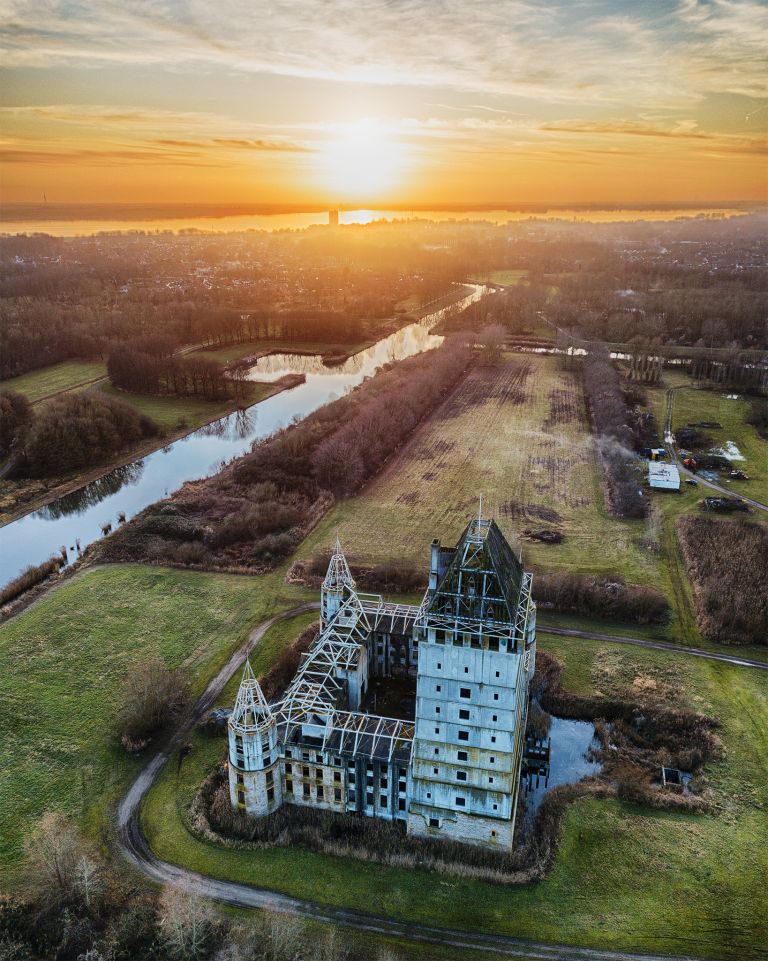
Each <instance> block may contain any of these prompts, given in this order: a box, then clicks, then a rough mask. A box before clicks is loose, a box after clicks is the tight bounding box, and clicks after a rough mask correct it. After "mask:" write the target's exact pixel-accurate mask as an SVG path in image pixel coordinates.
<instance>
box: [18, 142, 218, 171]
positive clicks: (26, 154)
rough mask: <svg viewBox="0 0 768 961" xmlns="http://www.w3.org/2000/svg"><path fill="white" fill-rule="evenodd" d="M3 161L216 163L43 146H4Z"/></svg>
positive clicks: (136, 152)
mask: <svg viewBox="0 0 768 961" xmlns="http://www.w3.org/2000/svg"><path fill="white" fill-rule="evenodd" d="M0 163H7V164H12V163H15V164H25V165H43V166H55V167H64V166H69V165H75V166H78V167H80V166H96V167H114V166H130V165H132V164H137V163H138V164H152V165H153V166H173V167H213V166H218V164H216V163H213V162H211V161H210V160H203V159H195V158H193V157H187V156H184V155H180V154H178V153H173V154H170V153H164V152H162V151H153V150H140V149H134V148H108V147H105V148H104V149H94V148H86V147H73V148H68V149H63V150H46V149H43V148H39V147H34V146H28V147H18V146H17V147H0Z"/></svg>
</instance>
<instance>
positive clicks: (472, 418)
mask: <svg viewBox="0 0 768 961" xmlns="http://www.w3.org/2000/svg"><path fill="white" fill-rule="evenodd" d="M481 493H482V494H483V495H484V497H485V503H486V509H487V510H488V512H491V511H492V512H493V513H494V514H495V516H496V519H497V520H498V521H499V523H500V525H501V526H502V527H503V528H504V529H505V531H506V532H507V534H508V536H509V537H510V539H511V540H512V541H513V542H516V544H517V546H519V547H521V548H522V551H523V558H524V561H525V564H526V565H527V566H529V567H533V569H534V570H540V571H549V570H570V571H577V572H581V573H595V574H613V573H617V572H618V573H620V574H621V575H623V576H624V577H625V579H626V580H627V581H629V582H633V583H639V584H648V585H651V586H655V587H659V588H660V589H661V590H663V591H664V592H665V594H667V596H668V597H669V599H670V602H671V603H672V605H673V610H674V616H673V619H672V621H671V623H670V625H668V627H667V628H665V630H664V636H667V637H669V638H673V639H675V640H688V641H698V640H699V636H698V632H697V631H696V628H695V621H694V617H693V610H692V604H691V598H690V589H689V587H688V586H687V580H686V579H685V576H684V573H683V572H682V566H681V562H680V560H679V556H678V554H679V552H678V548H677V542H676V539H675V537H674V529H673V521H674V518H675V517H676V516H677V514H678V513H679V512H680V511H683V510H688V509H691V508H692V507H693V506H694V505H695V504H696V502H697V500H698V498H699V496H700V495H698V494H697V493H696V492H692V491H690V490H689V489H688V488H686V489H685V491H684V492H683V493H682V494H680V495H676V496H675V497H674V498H666V499H659V500H658V501H655V503H657V505H658V514H659V518H658V524H657V526H658V528H659V531H658V538H659V540H660V541H661V542H662V546H663V548H664V550H663V551H653V550H649V549H648V548H647V547H645V546H643V543H642V542H643V539H644V537H645V535H646V534H647V533H649V527H650V526H651V524H652V523H655V522H644V521H626V520H620V519H617V518H615V517H613V516H611V515H610V514H608V512H607V511H606V509H605V505H604V498H603V491H602V477H601V471H600V469H599V467H598V465H597V462H596V459H595V452H594V447H593V443H592V439H591V436H590V433H589V428H588V425H587V420H586V411H585V406H584V399H583V392H582V390H581V387H580V385H579V383H578V381H577V380H576V375H575V374H574V372H572V371H567V370H562V369H561V368H560V365H559V361H558V360H557V359H556V358H552V357H526V358H521V357H513V358H511V359H507V360H506V361H505V362H504V363H503V364H502V365H501V366H500V367H498V368H477V369H475V370H473V371H472V373H471V374H470V375H469V377H468V378H467V379H466V381H465V382H464V383H463V384H462V386H461V387H460V388H459V390H458V391H457V392H455V393H454V394H453V395H452V397H451V398H450V399H449V400H448V401H447V403H446V404H445V405H444V406H443V407H442V408H441V409H440V410H439V411H438V412H437V414H436V415H435V416H434V417H432V418H430V419H429V420H428V421H427V422H426V423H425V424H424V425H423V426H422V427H421V428H420V429H419V430H418V431H417V432H416V434H415V435H414V437H413V438H412V440H411V442H410V443H409V444H408V445H407V446H406V447H405V448H404V449H403V450H402V451H401V452H400V454H399V455H398V456H397V457H395V458H393V459H392V461H391V462H390V463H389V464H388V465H387V467H386V469H385V471H384V472H383V473H382V474H381V475H380V476H379V477H378V478H376V479H375V480H374V481H373V482H372V483H371V484H370V485H369V486H368V487H366V488H365V490H364V491H363V492H362V493H361V494H360V495H359V496H357V497H354V498H351V499H349V500H345V501H341V502H340V503H338V504H337V505H336V507H335V508H334V509H333V510H332V511H330V513H329V514H328V515H326V517H325V518H324V519H323V520H322V521H321V522H320V524H319V525H318V526H317V528H316V529H315V531H314V532H313V533H312V534H311V535H310V537H309V538H308V539H307V541H305V543H304V544H303V545H302V547H301V548H300V552H299V553H300V556H303V557H306V556H309V555H311V554H313V553H315V552H316V551H319V550H321V549H322V548H325V547H327V546H328V544H330V543H332V541H333V538H334V536H335V532H336V530H338V531H339V532H340V535H341V539H342V543H343V544H344V547H345V549H346V550H347V551H348V553H349V554H350V556H352V557H353V558H354V559H361V560H368V561H373V562H381V561H384V560H388V559H391V558H393V557H404V558H405V559H406V560H408V561H412V562H414V563H416V564H418V565H420V566H423V565H425V564H426V563H428V551H429V544H430V542H431V540H432V538H433V537H439V538H440V539H441V540H443V542H444V543H453V542H455V540H456V538H457V537H458V536H459V534H460V533H461V531H462V529H463V527H464V525H465V524H466V522H467V520H468V519H469V517H470V516H471V515H472V514H473V513H474V512H475V511H476V510H477V506H478V498H479V495H480V494H481ZM549 527H554V528H556V529H558V530H560V531H562V532H563V533H564V535H565V540H564V541H563V543H562V544H559V545H547V544H541V543H538V542H532V541H529V540H527V539H525V537H524V535H522V532H523V531H524V530H526V529H534V530H536V529H541V528H549ZM608 633H609V631H608Z"/></svg>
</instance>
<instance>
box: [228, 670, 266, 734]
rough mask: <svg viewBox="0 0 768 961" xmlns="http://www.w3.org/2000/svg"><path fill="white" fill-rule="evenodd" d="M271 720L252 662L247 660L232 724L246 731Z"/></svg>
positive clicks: (231, 719)
mask: <svg viewBox="0 0 768 961" xmlns="http://www.w3.org/2000/svg"><path fill="white" fill-rule="evenodd" d="M271 719H272V711H271V710H270V707H269V704H267V699H266V698H265V697H264V692H263V691H262V689H261V685H260V684H259V682H258V681H257V680H256V675H255V674H254V673H253V668H252V667H251V662H250V661H249V660H248V659H247V658H246V661H245V668H244V669H243V678H242V680H241V681H240V688H239V689H238V692H237V698H236V699H235V706H234V708H233V710H232V716H231V717H230V724H232V725H233V726H235V727H237V728H242V729H244V730H248V729H250V730H253V729H255V728H258V727H261V726H262V725H264V724H266V723H268V722H269V721H270V720H271Z"/></svg>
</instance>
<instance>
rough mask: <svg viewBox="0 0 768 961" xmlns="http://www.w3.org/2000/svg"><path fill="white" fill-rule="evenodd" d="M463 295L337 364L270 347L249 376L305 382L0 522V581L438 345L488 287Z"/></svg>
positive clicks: (91, 536) (84, 540) (83, 543)
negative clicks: (447, 322)
mask: <svg viewBox="0 0 768 961" xmlns="http://www.w3.org/2000/svg"><path fill="white" fill-rule="evenodd" d="M465 286H466V288H467V291H468V293H467V296H466V297H464V298H463V299H462V300H460V301H458V303H455V304H452V305H450V306H448V307H443V308H440V309H438V310H436V311H435V312H434V313H431V314H427V315H426V316H425V317H423V318H422V319H421V320H419V321H417V322H415V323H412V324H408V325H407V326H405V327H402V328H401V329H400V330H398V331H396V332H395V333H394V334H391V335H390V336H388V337H384V338H383V339H382V340H380V341H378V343H376V344H374V345H373V346H372V347H369V348H367V349H366V350H363V351H360V353H358V354H354V355H353V356H352V357H350V358H349V359H348V360H347V361H346V362H344V363H343V364H338V365H335V366H329V365H327V364H325V363H324V362H323V359H322V357H321V356H320V355H315V356H309V357H308V356H303V355H298V354H276V355H273V356H270V357H265V358H262V359H260V360H259V361H257V362H256V363H255V364H254V365H253V367H252V368H251V369H250V377H251V379H252V380H261V381H271V380H277V379H278V378H280V377H282V376H283V375H284V374H289V373H302V374H305V375H306V380H305V382H304V383H302V384H299V385H298V386H296V387H293V388H291V389H290V390H285V391H283V392H282V393H279V394H276V395H275V396H274V397H270V398H268V399H267V400H264V401H262V402H261V403H259V404H255V405H254V406H252V407H249V408H248V409H247V410H244V411H239V412H237V413H234V414H230V415H229V416H228V417H223V418H222V419H221V420H218V421H215V422H214V423H213V424H209V425H207V426H206V427H203V428H201V429H200V430H197V431H195V432H194V433H192V434H189V435H188V436H187V437H184V438H182V439H181V440H178V441H175V442H174V443H173V444H169V445H168V446H167V447H164V448H162V449H161V450H157V451H155V452H154V453H152V454H150V455H149V456H147V457H143V458H141V459H140V460H136V461H134V462H133V463H131V464H128V465H126V466H125V467H119V468H116V469H115V470H111V471H109V472H107V473H105V474H104V475H103V476H101V477H100V478H98V480H95V481H93V482H92V483H90V484H87V485H85V486H84V487H82V488H80V489H79V490H77V491H75V492H73V493H72V494H68V495H66V496H64V497H60V498H58V499H57V500H55V501H53V502H52V503H51V504H49V505H48V506H47V507H44V508H42V509H41V510H37V511H34V512H32V513H29V514H26V515H25V516H24V517H21V518H19V520H17V521H14V522H13V523H11V524H6V526H5V527H2V528H0V584H5V583H7V582H8V581H9V580H11V578H13V577H15V576H16V575H17V574H18V573H19V572H20V571H21V570H23V569H24V568H25V567H27V566H29V565H30V564H40V563H42V562H43V561H44V560H46V558H48V557H50V556H51V555H52V554H57V553H58V552H59V549H60V548H61V547H62V546H65V547H66V548H67V550H68V554H69V560H70V561H73V560H75V559H76V558H77V556H78V554H77V550H76V547H75V545H76V542H77V541H79V543H80V548H81V550H82V549H84V548H85V547H87V546H88V545H89V544H91V543H93V542H94V541H95V540H97V539H98V538H99V537H101V536H102V532H101V529H102V525H103V524H106V523H111V524H113V525H115V526H116V524H117V516H118V513H119V512H123V513H124V514H125V515H126V517H127V518H128V519H130V518H131V517H133V516H134V515H135V514H137V513H138V512H139V511H141V510H143V509H144V508H145V507H148V506H149V505H150V504H152V503H154V502H155V501H158V500H161V499H162V498H164V497H167V496H168V495H169V494H172V493H173V491H175V490H177V489H178V488H179V487H180V486H181V485H182V484H184V483H185V482H186V481H190V480H195V479H197V478H201V477H207V476H209V475H211V474H213V473H215V472H216V471H217V470H219V469H220V468H221V467H222V465H223V464H225V463H227V462H228V461H230V460H232V459H234V458H236V457H241V456H242V455H243V454H246V453H248V451H249V450H250V449H251V446H252V445H253V444H254V442H257V441H259V440H262V439H263V438H264V437H267V436H268V435H269V434H271V433H273V432H274V431H276V430H278V429H279V428H281V427H285V426H287V425H288V424H290V423H291V422H292V421H294V420H301V419H303V418H304V417H306V416H307V414H310V413H312V411H314V410H317V408H318V407H322V405H323V404H327V403H328V402H329V401H331V400H334V399H336V398H338V397H341V396H342V394H344V393H346V391H348V390H350V389H351V388H353V387H355V386H357V385H358V384H359V383H361V382H362V381H363V380H364V379H365V378H366V377H369V376H370V375H371V374H373V372H374V371H375V370H376V368H378V367H380V366H381V365H382V364H386V363H393V362H397V361H400V360H404V359H405V358H406V357H411V356H412V355H414V354H419V353H421V352H422V351H425V350H429V349H430V348H432V347H437V346H439V344H441V343H442V341H443V338H442V337H440V336H438V335H436V334H433V333H432V328H433V327H434V326H435V325H436V324H437V323H438V322H439V321H440V320H441V319H442V318H443V317H444V316H445V314H446V312H447V311H450V310H457V309H461V308H462V307H466V306H467V305H468V304H470V303H472V302H474V301H476V300H478V299H479V298H480V297H481V296H482V295H483V293H484V292H486V290H487V288H486V287H484V286H483V285H481V284H466V285H465Z"/></svg>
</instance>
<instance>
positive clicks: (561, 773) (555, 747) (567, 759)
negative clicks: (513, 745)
mask: <svg viewBox="0 0 768 961" xmlns="http://www.w3.org/2000/svg"><path fill="white" fill-rule="evenodd" d="M549 737H550V739H551V753H550V758H549V774H548V776H547V777H546V778H544V777H541V776H538V775H533V776H529V778H528V779H527V780H526V784H525V786H526V793H525V803H526V809H525V815H526V817H533V815H534V814H535V813H536V812H537V811H538V809H539V807H540V805H541V802H542V801H543V800H544V795H545V794H546V793H547V791H549V790H551V789H552V788H553V787H557V785H558V784H574V783H575V782H576V781H581V780H582V779H583V778H585V777H588V776H589V775H590V774H597V772H598V771H599V770H600V764H599V763H598V762H597V761H591V760H589V755H588V752H589V749H590V747H592V746H593V744H594V740H595V725H594V724H592V722H591V721H572V720H569V719H567V718H564V717H555V716H554V715H552V718H551V726H550V729H549Z"/></svg>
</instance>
